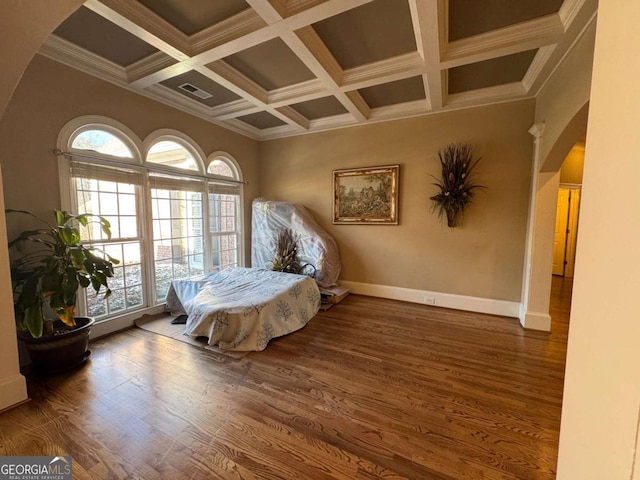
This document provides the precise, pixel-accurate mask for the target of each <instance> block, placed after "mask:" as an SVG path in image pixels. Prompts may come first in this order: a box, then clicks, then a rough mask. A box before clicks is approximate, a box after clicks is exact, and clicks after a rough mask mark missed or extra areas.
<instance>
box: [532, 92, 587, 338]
mask: <svg viewBox="0 0 640 480" xmlns="http://www.w3.org/2000/svg"><path fill="white" fill-rule="evenodd" d="M588 114H589V102H588V101H585V102H584V104H583V105H582V107H581V108H580V109H578V111H577V112H576V113H575V114H574V115H573V117H571V118H570V120H569V121H568V122H567V124H566V126H565V127H564V129H562V132H561V133H560V135H559V136H558V138H557V139H556V140H555V142H554V144H553V146H552V147H551V148H550V149H549V152H548V153H547V155H546V156H544V157H543V156H542V155H541V152H540V142H541V139H542V138H543V135H544V123H542V122H541V123H537V124H536V125H534V126H533V127H532V128H531V130H530V133H531V134H532V135H533V136H534V137H535V148H534V158H533V169H532V184H531V185H532V188H531V199H530V205H531V206H530V210H529V227H528V232H527V252H526V261H525V276H524V281H523V292H522V305H521V309H520V323H521V324H522V326H524V327H525V328H531V329H535V330H545V331H549V330H550V329H551V316H550V315H549V299H550V296H551V280H552V271H551V270H552V259H553V237H554V231H555V220H556V205H557V194H558V188H559V185H560V167H561V166H562V162H563V161H564V159H565V158H566V156H567V154H568V153H569V151H570V150H571V148H572V147H573V146H574V145H575V144H576V142H577V141H578V140H579V139H581V138H583V137H584V135H585V132H586V131H587V120H588Z"/></svg>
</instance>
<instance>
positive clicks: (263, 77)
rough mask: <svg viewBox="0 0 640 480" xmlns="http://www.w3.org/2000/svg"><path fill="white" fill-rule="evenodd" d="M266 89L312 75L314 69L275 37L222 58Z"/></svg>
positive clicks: (301, 79)
mask: <svg viewBox="0 0 640 480" xmlns="http://www.w3.org/2000/svg"><path fill="white" fill-rule="evenodd" d="M224 60H225V61H226V62H227V63H228V64H229V65H231V66H232V67H233V68H235V69H236V70H238V71H239V72H240V73H242V74H243V75H245V76H246V77H249V78H250V79H251V80H253V81H254V82H256V83H257V84H258V85H260V86H261V87H262V88H264V89H265V90H275V89H276V88H281V87H286V86H289V85H294V84H296V83H301V82H305V81H307V80H312V79H314V78H315V77H314V75H313V73H311V70H309V69H308V68H307V67H306V66H305V64H304V63H302V60H300V59H299V58H298V57H297V56H296V55H295V54H294V53H293V52H292V51H291V49H290V48H289V47H287V45H286V44H285V43H284V42H283V41H282V40H280V39H279V38H274V39H273V40H270V41H268V42H265V43H261V44H260V45H256V46H255V47H251V48H248V49H247V50H243V51H242V52H239V53H236V54H234V55H231V56H229V57H227V58H225V59H224Z"/></svg>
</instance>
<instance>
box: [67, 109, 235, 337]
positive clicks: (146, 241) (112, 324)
mask: <svg viewBox="0 0 640 480" xmlns="http://www.w3.org/2000/svg"><path fill="white" fill-rule="evenodd" d="M89 130H102V131H105V132H107V133H109V134H112V135H114V136H115V137H117V138H118V139H119V140H121V141H122V142H123V143H124V144H125V145H126V146H127V147H128V148H129V150H130V151H131V153H132V155H133V158H128V157H118V156H112V155H107V154H104V153H99V152H97V151H95V150H86V149H76V148H73V147H71V145H72V143H73V141H74V140H75V138H76V137H77V136H78V135H80V134H81V133H83V132H86V131H89ZM161 141H172V142H175V143H177V144H179V145H180V146H182V147H184V148H185V149H186V150H187V151H188V152H189V153H190V154H191V156H192V158H193V159H194V160H195V161H196V164H197V166H198V171H195V170H188V169H181V168H178V167H172V166H169V165H162V164H159V163H154V162H148V161H146V158H147V154H148V152H149V150H150V149H151V147H152V146H153V145H155V144H156V143H158V142H161ZM57 147H58V150H59V152H67V153H69V154H71V156H73V155H74V154H75V155H77V157H78V158H79V159H82V157H84V158H86V159H87V160H86V161H87V163H90V164H91V163H95V164H96V165H100V164H103V165H106V166H111V167H114V166H117V165H120V166H122V167H124V168H128V167H129V166H130V167H131V168H132V169H134V170H137V171H139V172H140V173H141V176H142V183H141V185H137V186H136V218H137V219H138V220H137V227H138V235H139V237H138V239H139V241H140V245H141V250H142V254H141V264H142V265H141V269H142V281H143V290H144V299H145V302H146V304H145V305H143V306H142V307H140V308H138V309H135V310H131V311H128V312H127V311H125V312H124V313H122V314H119V313H114V314H113V315H109V316H106V317H101V318H100V320H99V321H96V324H95V326H94V328H93V331H94V332H95V331H97V332H98V335H103V334H106V333H110V332H111V331H115V330H117V329H120V328H125V327H127V326H129V325H131V323H132V321H133V320H134V319H136V318H139V317H140V316H141V315H143V314H154V313H160V312H162V311H164V308H165V302H161V303H156V300H155V293H156V279H155V254H154V252H153V245H154V238H153V213H152V212H153V210H152V205H151V189H152V188H153V187H152V186H151V185H152V184H151V181H150V177H151V176H153V174H154V173H156V174H164V175H171V176H172V177H178V180H179V177H182V178H183V179H184V181H185V183H186V182H189V183H190V184H192V183H193V180H194V177H195V178H197V179H198V180H200V182H201V185H202V188H201V193H202V210H203V212H202V230H203V231H202V236H203V238H202V245H203V249H204V255H203V261H204V266H203V268H204V271H205V272H207V271H210V270H211V268H212V266H213V265H212V257H211V256H212V245H211V240H210V238H211V236H210V233H209V210H208V209H209V185H210V183H211V182H214V183H215V182H218V183H224V182H227V183H233V184H234V185H237V186H238V193H237V195H238V197H239V198H238V202H237V203H238V207H237V210H236V222H237V231H238V250H237V259H238V265H241V266H243V265H245V256H244V235H245V225H244V215H243V213H244V192H243V188H242V187H243V181H242V170H241V169H240V166H239V164H238V163H237V161H236V160H235V159H234V158H233V157H232V156H231V155H230V154H228V153H227V152H223V151H216V152H214V153H212V154H210V155H209V156H205V154H204V152H203V151H202V150H201V148H200V147H199V146H198V145H197V143H196V142H194V141H193V140H192V139H191V138H190V137H188V136H187V135H185V134H184V133H182V132H179V131H176V130H172V129H160V130H157V131H155V132H152V133H151V134H149V135H148V136H147V137H146V138H145V140H144V141H141V140H140V139H139V138H138V137H137V136H136V134H135V133H134V132H133V131H132V130H130V129H129V128H128V127H126V126H125V125H123V124H122V123H120V122H117V121H115V120H113V119H111V118H108V117H103V116H97V115H85V116H82V117H78V118H76V119H73V120H71V121H70V122H68V123H67V124H66V125H65V126H64V127H63V128H62V129H61V131H60V133H59V135H58V141H57ZM214 160H222V161H224V162H225V163H226V164H227V165H228V166H229V167H230V169H231V171H232V172H233V174H234V177H227V176H220V175H214V174H210V173H208V170H207V169H208V166H209V164H210V163H211V162H212V161H214ZM70 162H71V160H70V159H69V158H67V156H65V155H64V154H60V153H59V157H58V165H59V182H60V196H61V205H62V208H63V209H66V210H69V211H77V198H76V197H75V193H74V192H75V187H74V182H72V180H73V178H72V176H71V172H70ZM125 166H126V167H125ZM95 243H99V242H95ZM123 267H124V265H123ZM79 297H80V298H83V297H84V295H80V296H79ZM78 306H79V307H80V308H79V309H80V311H81V312H86V305H85V304H84V298H83V300H82V302H80V303H79V305H78ZM125 308H126V304H125ZM107 324H108V326H106V325H107Z"/></svg>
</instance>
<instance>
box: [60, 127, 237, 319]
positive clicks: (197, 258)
mask: <svg viewBox="0 0 640 480" xmlns="http://www.w3.org/2000/svg"><path fill="white" fill-rule="evenodd" d="M83 121H84V122H83ZM112 124H113V125H112ZM123 132H127V133H123ZM147 138H148V139H147V140H146V141H145V143H143V142H140V141H138V140H136V139H135V134H134V133H133V132H131V131H130V130H129V129H128V128H127V127H126V126H124V125H121V124H118V123H117V122H115V121H111V120H110V119H106V118H103V117H96V116H87V117H81V118H78V119H75V120H74V121H72V122H69V124H67V125H66V126H65V127H64V128H63V130H62V132H61V134H60V136H59V143H58V145H59V146H60V148H61V149H64V148H65V147H64V145H65V142H66V147H67V149H68V150H69V151H71V152H72V156H71V157H70V160H61V162H62V163H61V166H62V168H61V170H60V172H61V178H63V179H64V180H65V181H67V182H70V186H71V189H70V190H69V192H70V193H71V197H69V196H66V195H64V192H63V204H64V206H65V208H67V209H69V210H71V211H76V212H78V213H94V214H96V215H102V216H104V217H106V218H107V219H108V220H109V221H110V223H111V229H112V237H111V239H110V240H107V239H106V237H105V236H104V235H103V234H102V232H101V230H100V229H99V228H98V227H97V226H94V227H91V226H90V227H88V228H85V229H83V232H82V238H83V241H84V242H85V243H86V244H90V245H92V246H93V247H94V248H96V249H100V250H101V251H103V252H106V253H108V254H110V255H112V256H113V257H115V258H117V259H119V260H120V261H121V263H120V264H118V265H115V267H114V268H115V275H114V277H113V278H112V279H110V281H109V286H110V288H111V289H112V291H113V294H112V295H111V297H110V298H109V299H106V300H105V299H103V296H102V295H100V296H97V297H96V296H95V294H94V292H93V290H92V289H91V288H89V289H86V290H84V291H83V292H81V296H80V297H81V298H80V301H79V303H78V309H79V310H78V312H79V313H83V314H88V315H91V316H93V317H96V318H97V319H98V320H109V319H111V318H112V317H119V316H121V315H123V314H126V313H128V312H136V311H141V310H142V311H144V309H145V308H148V307H152V306H154V305H158V304H160V303H162V302H164V294H165V293H166V289H168V286H169V285H170V280H169V281H167V280H168V279H167V278H166V277H167V275H166V271H170V275H171V278H185V277H188V276H194V275H197V274H199V273H202V272H204V271H210V270H212V269H213V268H214V265H215V268H224V267H227V266H232V265H240V264H241V262H242V256H241V255H240V248H241V239H242V221H241V204H242V202H241V187H240V184H239V183H237V180H240V178H241V177H240V175H241V174H240V170H239V167H238V166H237V164H236V163H235V160H233V159H231V158H230V157H229V156H228V154H226V153H225V152H215V153H214V154H212V155H211V156H210V157H209V158H213V159H214V160H213V162H211V163H212V164H213V166H212V167H211V170H208V176H209V178H208V179H207V178H206V177H205V176H203V175H202V173H201V172H202V169H201V166H202V165H203V162H202V159H203V158H204V155H203V154H202V152H201V151H200V149H199V148H198V146H197V145H195V144H193V142H192V141H190V139H189V138H188V137H186V136H185V135H184V134H182V133H180V132H177V131H164V130H162V131H157V132H155V133H153V134H151V135H149V137H147ZM174 139H175V142H174V141H173V140H174ZM154 142H155V143H154ZM165 142H166V143H165ZM145 144H146V145H147V146H148V147H147V151H148V152H149V153H150V155H149V158H146V159H143V158H141V157H140V153H139V152H141V151H142V150H144V149H143V148H141V146H142V145H145ZM78 150H85V151H87V153H84V152H79V155H78V156H76V157H73V152H75V151H78ZM89 152H90V153H89ZM170 152H173V153H174V154H175V155H174V156H173V157H172V158H169V153H170ZM178 153H180V155H182V158H183V160H182V161H180V160H179V156H178ZM102 157H104V158H103V159H102ZM114 157H115V158H114ZM94 158H95V159H96V160H93V159H94ZM156 165H157V166H156ZM169 170H170V171H169ZM181 170H182V171H183V172H184V175H183V174H181V173H180V172H181ZM194 173H195V174H194ZM205 175H207V174H205ZM226 179H228V181H227V180H226ZM212 182H213V183H212ZM212 185H216V186H215V187H212ZM153 199H157V200H167V199H168V200H169V205H170V206H169V211H170V212H171V209H172V208H173V210H174V212H175V209H176V208H178V209H183V212H182V213H181V214H175V213H170V215H169V218H165V217H166V215H164V216H163V214H162V212H161V209H162V208H165V209H166V208H167V207H166V205H165V206H164V207H158V208H157V209H156V212H155V213H154V211H153ZM171 204H173V207H172V206H171ZM214 205H215V207H213V206H214ZM210 208H216V210H215V214H214V215H211V214H210ZM154 215H155V218H154ZM154 220H158V221H159V222H162V223H159V224H155V223H154ZM166 220H169V230H168V231H169V234H168V235H167V234H165V230H164V229H165V227H166V226H167V223H166ZM210 222H211V223H213V225H214V227H213V228H211V227H210ZM167 246H168V247H169V248H166V247H167ZM96 252H97V250H96ZM212 258H214V259H215V260H214V261H213V262H212ZM163 262H164V263H163Z"/></svg>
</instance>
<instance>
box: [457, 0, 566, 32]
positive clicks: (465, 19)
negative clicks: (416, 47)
mask: <svg viewBox="0 0 640 480" xmlns="http://www.w3.org/2000/svg"><path fill="white" fill-rule="evenodd" d="M562 2H563V0H535V1H523V0H449V41H454V40H458V39H460V38H464V37H469V36H471V35H477V34H479V33H484V32H489V31H491V30H495V29H498V28H502V27H507V26H509V25H514V24H516V23H520V22H525V21H527V20H533V19H534V18H538V17H544V16H545V15H550V14H552V13H557V12H558V10H559V9H560V6H562Z"/></svg>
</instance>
